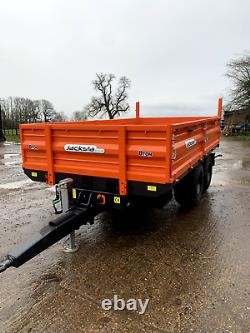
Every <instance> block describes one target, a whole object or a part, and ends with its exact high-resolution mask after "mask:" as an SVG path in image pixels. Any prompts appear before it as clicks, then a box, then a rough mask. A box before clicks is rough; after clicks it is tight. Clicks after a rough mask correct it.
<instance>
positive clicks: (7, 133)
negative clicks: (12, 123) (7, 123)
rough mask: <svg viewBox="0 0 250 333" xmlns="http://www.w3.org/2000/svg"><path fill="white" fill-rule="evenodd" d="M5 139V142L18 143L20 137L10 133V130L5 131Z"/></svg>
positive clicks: (13, 132) (12, 132)
mask: <svg viewBox="0 0 250 333" xmlns="http://www.w3.org/2000/svg"><path fill="white" fill-rule="evenodd" d="M4 135H5V138H6V141H10V142H20V135H19V134H17V135H16V131H14V130H13V131H12V130H5V134H4Z"/></svg>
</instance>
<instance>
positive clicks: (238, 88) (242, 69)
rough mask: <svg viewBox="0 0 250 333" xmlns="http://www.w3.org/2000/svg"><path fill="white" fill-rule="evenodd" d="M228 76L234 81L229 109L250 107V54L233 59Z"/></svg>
mask: <svg viewBox="0 0 250 333" xmlns="http://www.w3.org/2000/svg"><path fill="white" fill-rule="evenodd" d="M227 67H228V71H227V73H226V76H227V77H228V78H229V79H230V80H231V81H232V83H233V88H232V89H231V91H230V96H231V101H230V102H229V103H228V105H227V106H226V109H227V110H230V109H232V110H238V109H250V54H249V53H246V54H244V55H243V56H241V57H240V58H237V59H232V60H231V61H230V62H229V63H228V64H227Z"/></svg>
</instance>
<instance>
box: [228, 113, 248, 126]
mask: <svg viewBox="0 0 250 333" xmlns="http://www.w3.org/2000/svg"><path fill="white" fill-rule="evenodd" d="M249 113H250V112H249V110H246V109H241V110H233V111H226V112H224V124H225V126H231V125H240V124H246V123H249V122H250V119H249V118H250V117H249Z"/></svg>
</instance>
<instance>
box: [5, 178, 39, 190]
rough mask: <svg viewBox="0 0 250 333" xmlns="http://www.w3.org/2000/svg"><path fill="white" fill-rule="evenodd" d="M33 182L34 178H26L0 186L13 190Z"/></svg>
mask: <svg viewBox="0 0 250 333" xmlns="http://www.w3.org/2000/svg"><path fill="white" fill-rule="evenodd" d="M33 183H34V182H33V181H32V180H30V179H25V180H19V181H17V182H12V183H6V184H0V188H2V189H5V190H13V189H18V188H22V187H23V186H25V185H30V184H33Z"/></svg>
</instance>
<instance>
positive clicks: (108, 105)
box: [85, 73, 130, 119]
mask: <svg viewBox="0 0 250 333" xmlns="http://www.w3.org/2000/svg"><path fill="white" fill-rule="evenodd" d="M114 80H115V75H114V74H102V73H101V74H96V79H95V80H94V81H93V82H92V84H93V86H94V89H95V91H97V92H98V93H99V96H94V97H92V99H91V102H90V103H89V104H88V105H87V106H86V107H85V111H86V112H87V114H88V116H90V117H92V118H93V117H96V116H100V117H103V116H105V115H107V116H108V117H109V119H113V118H115V117H116V116H119V115H120V114H121V113H123V112H127V111H128V110H129V105H128V102H127V100H128V93H127V90H128V88H130V80H129V79H128V78H127V77H126V76H122V77H121V78H120V79H119V81H118V87H117V89H116V92H115V93H114V92H113V90H114V87H113V83H114Z"/></svg>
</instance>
